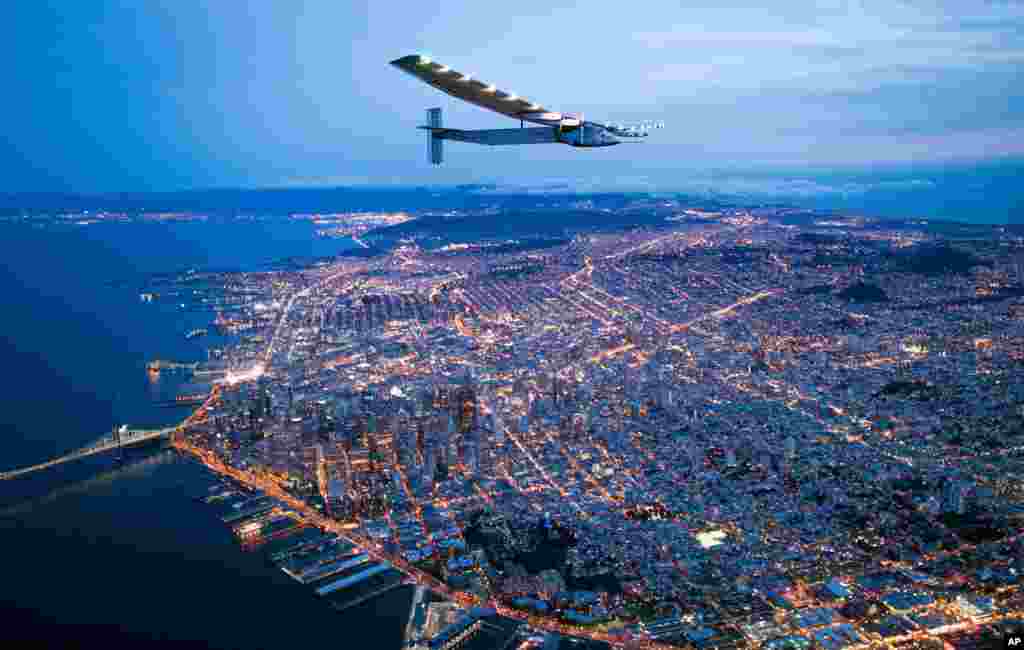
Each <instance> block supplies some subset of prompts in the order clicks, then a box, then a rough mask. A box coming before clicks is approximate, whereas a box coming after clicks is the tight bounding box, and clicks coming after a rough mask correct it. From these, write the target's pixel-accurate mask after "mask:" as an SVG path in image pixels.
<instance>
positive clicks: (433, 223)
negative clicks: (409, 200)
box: [364, 209, 666, 245]
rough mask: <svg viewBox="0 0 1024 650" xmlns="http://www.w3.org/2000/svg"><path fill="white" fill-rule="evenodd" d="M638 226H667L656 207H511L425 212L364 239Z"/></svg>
mask: <svg viewBox="0 0 1024 650" xmlns="http://www.w3.org/2000/svg"><path fill="white" fill-rule="evenodd" d="M635 226H647V227H665V226H666V222H665V216H664V215H663V214H659V213H656V212H655V211H653V210H642V211H641V210H636V211H618V212H604V211H599V210H573V209H550V210H515V209H513V210H508V211H502V212H501V213H500V214H486V215H472V216H467V215H456V216H453V215H447V214H440V215H425V216H423V217H421V218H419V219H416V220H414V221H407V222H405V223H401V224H397V225H394V226H386V227H384V228H377V229H375V230H372V231H370V232H369V233H367V234H366V236H365V237H364V239H366V240H369V241H372V242H375V243H378V244H380V245H387V244H389V243H392V242H394V241H396V240H398V239H408V238H416V239H429V238H434V237H437V238H440V239H441V240H443V241H448V242H468V241H479V240H484V239H509V238H529V237H560V236H561V235H563V234H564V233H565V232H566V231H572V230H621V229H624V228H630V227H635Z"/></svg>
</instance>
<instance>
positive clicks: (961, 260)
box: [890, 244, 992, 275]
mask: <svg viewBox="0 0 1024 650" xmlns="http://www.w3.org/2000/svg"><path fill="white" fill-rule="evenodd" d="M890 261H891V268H892V269H893V270H894V271H903V272H906V273H920V274H922V275H944V274H947V273H950V274H956V275H963V274H966V273H967V272H968V271H969V270H970V269H971V267H973V266H992V263H991V262H987V261H985V260H983V259H980V258H978V257H975V256H974V255H972V254H971V253H969V252H967V251H965V250H961V249H959V248H955V247H953V246H950V245H948V244H943V245H939V246H920V247H918V248H917V249H916V250H913V251H912V252H908V253H903V254H897V255H893V256H892V258H891V260H890Z"/></svg>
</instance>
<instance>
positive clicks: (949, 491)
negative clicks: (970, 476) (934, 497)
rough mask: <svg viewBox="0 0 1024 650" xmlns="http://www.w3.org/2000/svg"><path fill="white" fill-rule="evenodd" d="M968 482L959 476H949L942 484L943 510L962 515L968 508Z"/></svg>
mask: <svg viewBox="0 0 1024 650" xmlns="http://www.w3.org/2000/svg"><path fill="white" fill-rule="evenodd" d="M968 487H969V486H968V484H967V483H966V482H965V481H962V480H960V479H958V478H947V479H946V480H945V482H944V483H943V484H942V512H943V513H948V514H956V515H962V514H964V512H965V511H966V510H967V504H966V499H965V493H966V492H967V488H968Z"/></svg>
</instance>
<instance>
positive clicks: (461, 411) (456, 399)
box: [451, 384, 477, 433]
mask: <svg viewBox="0 0 1024 650" xmlns="http://www.w3.org/2000/svg"><path fill="white" fill-rule="evenodd" d="M476 411H477V398H476V390H475V389H474V388H473V386H472V385H469V384H466V385H463V386H459V387H457V388H456V389H455V393H454V395H453V399H452V401H451V412H452V415H454V416H455V418H456V424H457V427H456V429H457V431H458V432H459V433H465V432H467V431H469V429H470V428H471V427H472V426H473V419H474V417H475V416H476Z"/></svg>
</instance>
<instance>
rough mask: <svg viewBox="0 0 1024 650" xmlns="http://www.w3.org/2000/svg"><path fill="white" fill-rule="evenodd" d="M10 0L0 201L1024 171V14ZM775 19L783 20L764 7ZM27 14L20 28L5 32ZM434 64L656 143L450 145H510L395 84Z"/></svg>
mask: <svg viewBox="0 0 1024 650" xmlns="http://www.w3.org/2000/svg"><path fill="white" fill-rule="evenodd" d="M131 4H133V3H122V2H106V1H104V0H92V1H90V2H59V3H57V2H53V3H50V2H43V1H39V0H37V1H34V2H16V3H8V5H7V6H6V7H5V8H4V9H3V10H0V11H2V12H4V13H7V14H8V15H7V16H0V18H4V19H5V23H6V24H8V25H14V26H15V29H14V30H13V33H14V36H13V38H7V39H5V41H4V43H3V45H0V47H2V48H4V50H5V51H4V52H3V54H4V55H5V57H6V59H7V60H8V61H13V62H14V65H13V74H12V75H10V78H9V79H7V80H6V81H7V86H8V88H9V91H10V92H8V93H7V97H6V99H5V100H4V101H3V102H2V103H0V117H2V119H3V122H4V124H5V129H4V131H5V135H4V138H3V140H0V171H2V172H3V175H2V176H0V179H2V180H0V191H3V192H16V191H62V190H69V191H79V192H93V191H118V190H128V191H134V190H171V189H183V188H194V187H210V186H243V187H248V186H291V185H297V186H302V185H325V184H328V185H329V184H343V185H346V184H366V183H371V184H391V183H398V184H402V183H417V184H420V183H468V182H492V181H497V182H501V183H507V184H512V185H530V184H535V183H543V182H546V181H558V182H569V183H578V184H580V185H581V186H588V187H590V186H593V187H604V186H624V185H627V186H628V185H630V184H633V183H636V184H639V185H644V184H645V183H646V184H652V185H657V186H659V187H670V186H672V185H673V184H674V183H676V182H677V181H678V182H680V183H683V181H682V180H681V179H684V178H687V177H692V176H693V175H694V174H699V173H701V170H707V169H748V168H750V169H762V170H763V169H772V168H776V167H785V168H787V169H799V168H820V167H824V166H843V167H852V168H875V167H880V166H890V165H893V164H905V163H934V162H944V161H949V160H976V159H990V158H999V157H1005V156H1015V157H1019V156H1021V155H1022V154H1024V84H1022V83H1021V81H1020V80H1021V79H1024V74H1022V72H1024V4H1022V3H1019V2H955V3H953V2H950V3H943V2H920V3H899V2H892V1H882V2H843V1H832V2H823V3H818V4H816V5H815V6H814V7H813V8H812V7H811V5H810V3H803V2H799V3H797V2H784V1H780V2H775V3H764V2H760V3H751V4H747V5H744V4H733V3H730V2H728V1H727V0H726V1H724V2H708V3H703V4H700V3H690V2H686V1H683V2H679V1H678V0H677V1H676V2H660V1H657V0H645V1H644V2H636V3H626V2H621V1H620V2H614V3H612V2H600V1H592V2H587V3H579V4H575V5H574V4H572V3H559V2H550V1H547V2H529V1H517V2H509V3H494V2H462V3H447V2H445V3H439V2H430V1H418V2H408V3H406V2H402V3H385V2H368V3H362V2H337V1H329V2H327V1H325V2H320V1H306V2H302V1H299V0H292V1H289V2H273V3H272V2H259V3H243V2H233V1H230V0H227V1H221V0H219V1H216V2H194V1H191V0H173V1H167V2H162V1H158V0H149V1H147V2H141V3H134V4H135V5H137V6H135V7H131V6H129V5H131ZM765 6H770V7H771V8H768V9H766V8H764V7H765ZM12 12H13V13H12ZM413 52H422V53H427V54H429V55H430V56H432V57H433V58H434V59H435V60H437V61H440V62H442V63H445V64H447V65H449V66H450V67H452V68H454V69H456V70H459V71H463V72H467V73H472V74H473V75H474V76H475V77H477V78H480V79H483V80H486V81H489V82H491V83H494V84H496V85H498V87H500V88H503V89H507V90H510V91H515V92H517V93H518V94H520V95H522V96H524V97H527V98H529V99H531V100H534V101H537V102H539V103H543V104H544V105H546V106H548V107H551V108H554V109H557V110H563V111H579V112H583V113H584V114H585V115H587V116H590V117H594V118H596V119H613V120H633V119H644V118H652V119H661V120H665V121H666V122H667V128H666V129H665V130H662V131H659V132H656V133H655V134H654V135H653V136H652V137H651V138H650V141H649V142H647V143H645V144H643V145H640V146H620V147H613V148H611V149H605V150H593V151H579V150H575V149H572V148H570V147H565V146H559V145H545V146H533V147H515V148H477V147H474V146H473V145H466V144H449V146H448V151H447V154H446V158H447V161H446V164H445V166H444V167H443V168H440V169H436V168H431V167H430V166H429V165H428V164H427V163H426V161H425V154H424V144H423V134H422V133H421V132H418V131H415V130H414V128H413V127H414V126H415V125H417V124H419V123H421V121H422V120H423V111H424V109H425V108H427V107H430V106H442V107H444V109H445V120H446V124H448V125H452V126H461V127H465V128H488V127H492V128H497V127H502V126H505V127H507V126H513V123H512V122H511V121H509V120H507V119H506V118H502V117H501V116H497V115H491V114H489V113H487V112H485V111H483V110H481V109H478V108H475V107H473V106H468V105H461V104H459V103H458V102H457V101H456V100H454V99H451V98H448V97H447V96H444V95H441V94H440V93H438V92H436V91H434V90H432V89H431V88H429V87H427V86H425V85H423V84H420V83H419V82H417V81H416V80H414V79H412V78H411V77H408V76H406V75H403V74H401V73H400V72H398V71H397V70H394V69H392V68H391V67H390V66H388V65H387V62H388V61H389V60H391V59H393V58H396V57H398V56H401V55H404V54H408V53H413Z"/></svg>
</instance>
